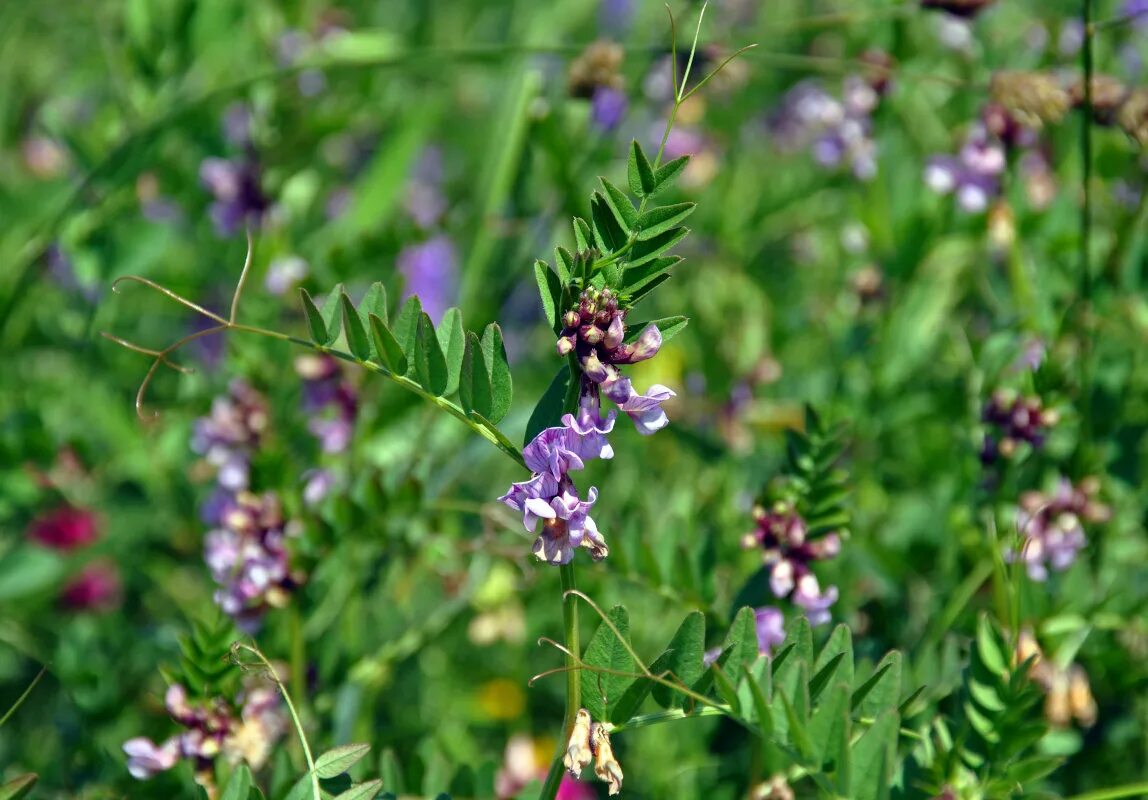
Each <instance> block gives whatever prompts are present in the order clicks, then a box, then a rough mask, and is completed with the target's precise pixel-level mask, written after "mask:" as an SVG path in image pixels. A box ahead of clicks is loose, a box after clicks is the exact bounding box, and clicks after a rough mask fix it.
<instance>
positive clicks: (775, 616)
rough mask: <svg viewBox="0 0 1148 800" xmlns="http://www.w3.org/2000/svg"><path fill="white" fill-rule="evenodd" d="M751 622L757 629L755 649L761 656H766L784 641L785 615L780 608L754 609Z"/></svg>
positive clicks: (764, 607)
mask: <svg viewBox="0 0 1148 800" xmlns="http://www.w3.org/2000/svg"><path fill="white" fill-rule="evenodd" d="M753 622H754V627H755V628H756V629H757V649H758V652H760V653H761V654H762V655H763V656H768V655H769V654H770V653H771V652H772V651H773V648H774V647H777V646H778V645H779V644H781V643H782V642H784V641H785V614H783V613H782V611H781V609H780V608H775V607H773V606H762V607H761V608H755V609H754V610H753Z"/></svg>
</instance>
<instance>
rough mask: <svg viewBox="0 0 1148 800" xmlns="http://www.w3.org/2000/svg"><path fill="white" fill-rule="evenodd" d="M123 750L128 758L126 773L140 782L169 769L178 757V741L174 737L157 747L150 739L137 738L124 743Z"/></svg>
mask: <svg viewBox="0 0 1148 800" xmlns="http://www.w3.org/2000/svg"><path fill="white" fill-rule="evenodd" d="M123 748H124V753H126V754H127V757H128V772H130V773H131V775H132V777H133V778H135V779H136V780H141V781H142V780H147V779H148V778H151V777H154V776H155V775H156V774H158V773H160V772H165V771H167V770H169V769H171V768H172V767H174V766H175V764H176V762H177V761H179V756H180V752H179V740H178V739H177V738H175V737H173V738H171V739H168V740H167V741H166V742H164V743H163V744H161V745H157V744H155V743H154V742H153V741H152V740H151V739H148V738H145V737H143V736H137V737H136V738H134V739H128V740H127V741H126V742H124V745H123Z"/></svg>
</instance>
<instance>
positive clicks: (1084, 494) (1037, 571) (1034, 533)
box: [1005, 478, 1111, 581]
mask: <svg viewBox="0 0 1148 800" xmlns="http://www.w3.org/2000/svg"><path fill="white" fill-rule="evenodd" d="M1099 488H1100V487H1099V484H1098V483H1097V481H1096V480H1095V479H1088V480H1084V481H1081V483H1080V485H1079V486H1073V485H1072V483H1071V482H1070V481H1068V480H1066V479H1064V478H1061V480H1060V481H1059V482H1058V483H1057V486H1056V489H1055V491H1054V492H1053V493H1052V494H1051V495H1045V494H1042V493H1041V492H1026V493H1025V494H1024V495H1022V496H1021V499H1020V508H1019V509H1018V510H1017V518H1016V524H1017V530H1018V532H1019V533H1020V535H1021V537H1022V544H1021V545H1020V548H1019V550H1008V551H1006V553H1005V559H1006V560H1007V561H1009V562H1013V561H1016V560H1018V559H1019V560H1021V561H1023V562H1024V565H1025V568H1026V570H1027V571H1028V576H1029V578H1031V579H1032V580H1034V581H1044V580H1046V579H1047V578H1048V570H1049V568H1050V567H1051V568H1052V569H1053V570H1055V571H1056V572H1063V571H1064V570H1066V569H1068V568H1069V567H1070V566H1071V565H1072V563H1073V562H1074V561H1076V556H1077V553H1079V552H1080V551H1081V550H1082V549H1083V548H1084V546H1085V545H1086V544H1087V541H1088V540H1087V537H1086V536H1085V532H1084V522H1104V521H1106V520H1107V519H1108V518H1109V515H1110V513H1111V512H1110V510H1109V508H1108V506H1106V505H1104V504H1102V503H1100V502H1097V501H1096V500H1095V499H1094V498H1095V495H1096V494H1097V492H1098V491H1099Z"/></svg>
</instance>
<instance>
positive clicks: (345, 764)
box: [315, 744, 371, 778]
mask: <svg viewBox="0 0 1148 800" xmlns="http://www.w3.org/2000/svg"><path fill="white" fill-rule="evenodd" d="M370 749H371V746H370V745H369V744H345V745H342V746H340V747H335V748H332V749H331V750H328V751H327V752H325V753H322V754H320V755H319V757H318V758H316V759H315V774H316V775H318V776H319V777H320V778H333V777H335V776H336V775H341V774H342V773H344V772H346V771H347V770H349V769H350V768H351V767H352V766H354V765H355V763H356V762H358V761H359V760H360V759H361V758H362V757H363V756H365V755H366V754H367V753H368V752H370Z"/></svg>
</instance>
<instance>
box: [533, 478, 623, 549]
mask: <svg viewBox="0 0 1148 800" xmlns="http://www.w3.org/2000/svg"><path fill="white" fill-rule="evenodd" d="M597 499H598V490H597V489H596V488H594V487H590V492H589V494H588V495H587V499H586V500H581V499H579V497H578V495H577V492H576V491H575V490H574V487H573V486H572V485H571V486H570V487H569V488H568V489H566V490H564V491H563V492H562V493H561V494H560V495H558V496H556V497H553V498H551V499H550V500H549V501H546V500H545V499H543V498H532V499H530V500H527V501H526V509H525V510H526V513H525V517H524V520H523V523H524V524H525V525H526V528H527V530H533V529H534V527H535V524H536V523H537V521H538V520H539V519H541V520H542V521H543V522H542V533H540V534H539V535H538V538H537V539H535V541H534V547H533V549H532V552H533V553H534V555H535V556H536V557H537V558H538V559H539V560H540V561H546V562H548V563H551V564H569V563H570V560H571V559H573V558H574V548H576V547H585V548H587V549H588V550H589V551H590V556H591V558H593V559H594V560H595V561H601V560H602V559H603V558H605V557H606V556H607V555H609V553H610V551H609V549H608V548H607V547H606V540H605V539H603V538H602V535H601V534H600V533H599V532H598V526H597V525H596V524H595V522H594V519H593V517H591V516H590V513H589V512H590V507H591V506H593V505H594V501H596V500H597Z"/></svg>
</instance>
